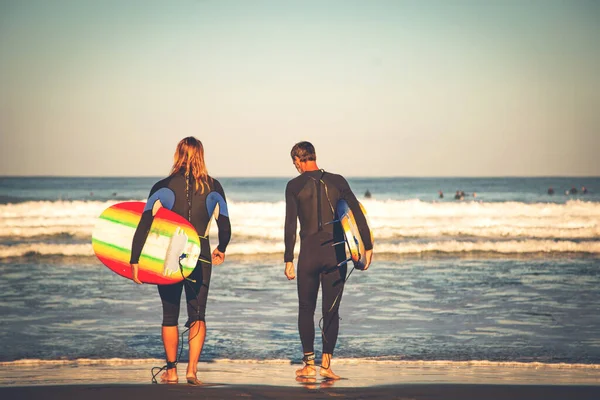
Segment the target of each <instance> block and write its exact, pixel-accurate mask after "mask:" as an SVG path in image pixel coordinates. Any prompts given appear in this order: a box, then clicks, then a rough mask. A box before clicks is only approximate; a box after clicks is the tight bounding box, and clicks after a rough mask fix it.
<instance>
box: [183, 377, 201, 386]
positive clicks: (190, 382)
mask: <svg viewBox="0 0 600 400" xmlns="http://www.w3.org/2000/svg"><path fill="white" fill-rule="evenodd" d="M185 379H186V380H187V383H188V385H192V386H200V385H203V383H202V381H201V380H200V379H198V378H196V375H195V374H194V375H188V376H186V377H185Z"/></svg>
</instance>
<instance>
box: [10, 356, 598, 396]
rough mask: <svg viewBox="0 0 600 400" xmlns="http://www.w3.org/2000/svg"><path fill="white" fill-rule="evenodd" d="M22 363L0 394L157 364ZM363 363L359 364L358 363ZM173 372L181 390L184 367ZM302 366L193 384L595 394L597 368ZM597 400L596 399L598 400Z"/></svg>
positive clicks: (235, 366) (139, 378) (216, 366)
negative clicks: (318, 374) (303, 376)
mask: <svg viewBox="0 0 600 400" xmlns="http://www.w3.org/2000/svg"><path fill="white" fill-rule="evenodd" d="M29 361H31V362H29V363H27V362H26V361H17V362H9V363H7V362H3V363H0V366H1V367H2V368H0V388H9V387H47V386H73V385H86V386H87V385H100V386H105V385H149V384H151V376H152V375H151V369H152V368H153V367H159V368H160V367H161V366H162V365H163V364H164V362H163V361H162V360H158V359H157V360H152V359H150V360H138V361H131V360H119V359H112V360H100V361H99V360H81V361H80V362H75V361H67V360H64V361H61V360H56V361H48V362H44V361H41V362H40V361H39V360H38V361H34V360H29ZM363 361H364V362H363ZM186 366H187V363H185V362H182V363H180V364H179V366H178V374H179V380H180V385H184V386H186V385H185V384H184V382H185V380H184V378H185V367H186ZM300 366H301V365H300V364H299V363H298V364H292V363H291V362H290V361H289V360H274V361H273V362H261V361H252V360H247V361H238V360H219V361H216V362H200V363H199V364H198V378H199V379H200V380H201V381H203V382H205V383H207V384H211V385H213V386H214V385H218V386H230V385H236V386H244V387H245V386H254V385H262V386H272V387H287V388H292V387H297V386H299V385H300V384H302V383H306V384H308V385H313V386H314V385H316V386H322V385H323V384H325V385H326V386H327V387H335V388H340V389H341V388H368V387H381V386H398V385H415V384H416V385H441V384H446V385H501V386H504V385H521V386H531V385H548V386H580V385H584V386H585V385H591V386H597V387H599V388H600V365H590V366H586V365H585V364H576V365H567V364H562V365H561V364H546V365H543V364H515V363H512V364H505V365H499V364H483V363H481V362H478V363H470V364H468V363H467V362H464V363H460V362H455V363H448V362H386V361H374V362H369V361H368V360H354V361H352V362H351V361H350V360H348V359H346V360H344V359H340V360H335V361H334V362H333V364H332V367H333V368H334V371H335V372H336V373H337V374H339V375H340V376H342V377H343V378H344V379H342V380H340V381H335V382H331V381H328V382H321V380H320V378H317V379H316V381H313V382H297V381H296V379H295V370H296V369H297V368H299V367H300ZM599 398H600V397H599Z"/></svg>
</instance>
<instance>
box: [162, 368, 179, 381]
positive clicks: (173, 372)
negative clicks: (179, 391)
mask: <svg viewBox="0 0 600 400" xmlns="http://www.w3.org/2000/svg"><path fill="white" fill-rule="evenodd" d="M160 381H161V382H162V383H177V382H179V377H178V376H177V368H171V369H168V370H167V372H165V373H163V374H162V375H161V376H160Z"/></svg>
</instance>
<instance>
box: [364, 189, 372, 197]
mask: <svg viewBox="0 0 600 400" xmlns="http://www.w3.org/2000/svg"><path fill="white" fill-rule="evenodd" d="M365 198H367V199H370V198H371V192H369V189H367V191H366V192H365Z"/></svg>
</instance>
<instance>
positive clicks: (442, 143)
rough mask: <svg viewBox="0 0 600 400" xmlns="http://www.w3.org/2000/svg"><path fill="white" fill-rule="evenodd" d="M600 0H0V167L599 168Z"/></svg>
mask: <svg viewBox="0 0 600 400" xmlns="http://www.w3.org/2000/svg"><path fill="white" fill-rule="evenodd" d="M598 38H600V1H591V0H582V1H566V0H564V1H563V0H561V1H545V0H539V1H533V0H518V1H504V0H502V1H501V0H498V1H495V2H490V1H476V0H472V1H451V0H446V1H367V0H360V1H285V0H281V1H252V0H247V1H245V0H239V1H222V0H212V1H211V0H208V1H199V0H198V1H191V0H188V1H184V0H182V1H166V0H165V1H147V0H140V1H121V0H119V1H116V0H115V1H106V0H104V1H95V2H93V1H79V0H73V1H58V0H52V1H46V0H42V1H32V0H27V1H19V0H14V1H7V0H0V134H1V143H0V175H95V176H115V175H125V176H138V175H144V176H147V175H151V176H161V175H166V174H167V173H168V170H169V168H170V165H171V162H172V156H173V152H174V150H175V146H176V144H177V142H178V141H179V140H180V139H181V138H183V137H185V136H189V135H193V136H196V137H198V138H199V139H201V140H202V141H203V143H204V145H205V149H206V158H207V164H208V169H209V173H211V174H212V175H213V176H216V177H222V176H292V175H294V174H295V169H294V167H293V165H292V162H291V159H290V158H289V151H290V149H291V147H292V146H293V144H294V143H296V142H298V141H300V140H309V141H311V142H313V143H314V144H315V146H316V148H317V156H318V161H319V164H320V166H321V167H323V168H325V169H328V170H331V171H335V172H338V173H342V174H344V175H347V176H513V175H522V176H536V175H595V176H599V175H600V159H599V158H600V154H599V150H600V72H599V71H600V45H599V41H598Z"/></svg>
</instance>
